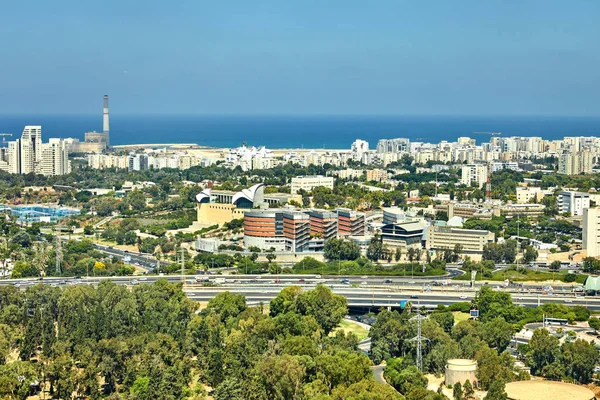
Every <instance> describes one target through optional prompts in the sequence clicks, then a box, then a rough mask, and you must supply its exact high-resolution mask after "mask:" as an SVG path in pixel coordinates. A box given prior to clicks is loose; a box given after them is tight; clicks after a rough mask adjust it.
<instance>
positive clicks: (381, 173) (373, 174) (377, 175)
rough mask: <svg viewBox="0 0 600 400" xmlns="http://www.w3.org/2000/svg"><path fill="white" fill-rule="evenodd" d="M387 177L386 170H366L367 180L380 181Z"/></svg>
mask: <svg viewBox="0 0 600 400" xmlns="http://www.w3.org/2000/svg"><path fill="white" fill-rule="evenodd" d="M387 178H388V173H387V171H385V170H383V169H369V170H367V181H377V182H381V181H383V180H385V179H387Z"/></svg>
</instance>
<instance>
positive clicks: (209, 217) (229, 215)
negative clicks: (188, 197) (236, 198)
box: [196, 203, 248, 226]
mask: <svg viewBox="0 0 600 400" xmlns="http://www.w3.org/2000/svg"><path fill="white" fill-rule="evenodd" d="M244 211H248V210H247V209H243V208H237V207H236V206H235V204H226V203H198V206H197V208H196V212H197V216H198V223H200V224H203V225H209V226H210V225H219V226H223V224H224V223H225V222H231V221H232V220H234V219H239V218H244Z"/></svg>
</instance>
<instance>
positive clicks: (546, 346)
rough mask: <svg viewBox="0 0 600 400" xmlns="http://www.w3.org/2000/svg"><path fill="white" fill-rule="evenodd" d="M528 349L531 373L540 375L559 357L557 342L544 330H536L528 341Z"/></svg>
mask: <svg viewBox="0 0 600 400" xmlns="http://www.w3.org/2000/svg"><path fill="white" fill-rule="evenodd" d="M529 349H530V353H531V357H530V358H529V360H530V364H531V365H530V367H531V368H532V372H533V373H534V374H540V373H542V371H543V370H544V368H545V367H546V366H547V365H550V364H552V363H553V362H554V361H555V360H556V359H557V357H558V356H559V340H558V339H557V338H556V337H554V336H552V335H551V334H550V332H548V331H547V330H546V329H536V330H535V331H534V332H533V335H532V337H531V340H530V341H529Z"/></svg>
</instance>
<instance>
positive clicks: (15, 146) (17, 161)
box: [7, 139, 21, 174]
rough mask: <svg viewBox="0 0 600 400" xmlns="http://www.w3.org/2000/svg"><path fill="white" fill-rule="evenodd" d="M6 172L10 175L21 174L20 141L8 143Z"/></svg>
mask: <svg viewBox="0 0 600 400" xmlns="http://www.w3.org/2000/svg"><path fill="white" fill-rule="evenodd" d="M7 162H8V172H9V173H11V174H20V173H21V139H17V140H14V141H12V142H8V158H7Z"/></svg>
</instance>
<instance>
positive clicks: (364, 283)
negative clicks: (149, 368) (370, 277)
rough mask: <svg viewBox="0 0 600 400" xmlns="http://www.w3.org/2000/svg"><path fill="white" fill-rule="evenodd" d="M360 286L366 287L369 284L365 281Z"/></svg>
mask: <svg viewBox="0 0 600 400" xmlns="http://www.w3.org/2000/svg"><path fill="white" fill-rule="evenodd" d="M360 284H361V285H363V286H366V285H368V284H369V282H367V281H362V282H361V283H360Z"/></svg>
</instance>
